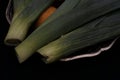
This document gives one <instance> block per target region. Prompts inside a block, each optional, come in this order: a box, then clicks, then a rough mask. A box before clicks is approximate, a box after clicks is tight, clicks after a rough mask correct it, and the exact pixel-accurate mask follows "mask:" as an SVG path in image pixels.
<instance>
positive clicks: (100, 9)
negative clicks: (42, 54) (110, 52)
mask: <svg viewBox="0 0 120 80" xmlns="http://www.w3.org/2000/svg"><path fill="white" fill-rule="evenodd" d="M97 1H99V3H98V2H97ZM87 2H88V3H87ZM87 2H85V3H84V5H88V4H89V6H87V7H84V6H83V7H82V6H80V5H79V4H78V5H79V6H76V8H74V9H72V10H71V11H69V12H68V13H65V14H64V15H61V16H59V17H58V18H56V19H55V20H53V21H51V22H50V23H48V24H46V25H45V26H42V27H38V28H37V29H36V30H35V31H33V32H32V34H30V35H29V36H28V37H27V38H26V39H25V40H24V41H23V42H22V43H21V44H20V45H18V46H17V47H16V48H15V50H16V53H17V55H18V60H19V62H23V61H25V60H26V59H27V58H29V57H30V56H31V55H32V54H33V53H34V52H36V50H38V49H39V48H41V47H43V46H45V45H46V44H48V43H49V42H51V41H53V40H55V39H57V38H59V37H60V36H62V35H64V34H66V33H68V32H70V31H73V30H74V29H76V28H78V27H80V26H82V25H83V24H86V23H88V22H90V21H92V20H94V19H96V18H98V17H100V16H103V15H105V14H107V13H109V12H112V11H115V10H117V9H119V8H120V1H119V0H87ZM80 4H82V3H81V2H80Z"/></svg>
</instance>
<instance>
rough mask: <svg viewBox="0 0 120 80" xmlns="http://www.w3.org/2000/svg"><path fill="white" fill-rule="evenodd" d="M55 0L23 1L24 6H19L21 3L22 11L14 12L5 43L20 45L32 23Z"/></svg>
mask: <svg viewBox="0 0 120 80" xmlns="http://www.w3.org/2000/svg"><path fill="white" fill-rule="evenodd" d="M53 1H54V0H29V2H28V1H27V0H26V1H25V0H23V1H21V3H20V4H22V5H21V6H23V5H24V6H23V7H19V6H20V5H19V6H18V7H19V8H18V9H20V8H22V9H20V11H18V10H16V13H14V15H13V19H12V22H11V25H10V28H9V31H8V34H7V36H6V38H5V44H7V45H18V44H19V43H20V42H21V41H23V40H24V38H25V37H26V34H27V32H28V30H29V27H30V26H31V24H32V23H33V22H34V21H35V20H36V19H37V17H38V16H39V15H40V14H41V13H42V12H43V11H44V10H45V9H46V8H47V7H48V6H49V5H51V4H52V3H53ZM16 3H17V2H16ZM17 11H18V13H17Z"/></svg>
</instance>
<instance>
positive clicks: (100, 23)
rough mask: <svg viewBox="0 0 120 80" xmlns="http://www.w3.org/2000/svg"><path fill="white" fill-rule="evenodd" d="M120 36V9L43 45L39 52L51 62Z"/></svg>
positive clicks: (47, 61)
mask: <svg viewBox="0 0 120 80" xmlns="http://www.w3.org/2000/svg"><path fill="white" fill-rule="evenodd" d="M117 36H120V11H116V12H114V13H112V14H111V15H106V16H104V17H103V18H101V19H97V20H95V21H93V22H91V23H88V24H87V25H84V26H83V27H80V28H78V29H76V30H74V31H72V32H70V33H68V34H66V35H63V36H62V37H61V38H59V39H57V40H55V41H53V42H51V43H49V44H48V45H46V46H44V47H42V48H41V49H39V50H38V52H39V53H40V54H41V55H43V56H44V57H45V58H44V61H45V62H46V63H51V62H54V61H56V60H59V59H61V58H62V57H65V56H68V55H70V54H71V53H73V52H74V51H77V50H81V49H82V48H85V47H88V46H91V45H94V44H97V43H99V42H102V41H105V40H108V39H111V38H114V37H117Z"/></svg>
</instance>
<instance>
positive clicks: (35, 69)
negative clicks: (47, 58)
mask: <svg viewBox="0 0 120 80" xmlns="http://www.w3.org/2000/svg"><path fill="white" fill-rule="evenodd" d="M7 3H8V0H0V57H1V58H0V59H2V60H1V61H2V62H1V64H0V67H2V68H0V69H1V71H0V72H1V74H2V75H0V76H2V77H3V78H2V79H0V80H25V79H33V80H40V79H41V80H42V79H44V80H46V79H49V80H51V79H55V80H57V79H66V78H67V79H73V80H76V79H81V80H84V79H87V78H88V79H89V80H90V79H96V80H105V79H108V80H120V67H119V64H120V56H119V53H120V39H119V40H117V42H116V43H115V44H114V46H113V47H112V48H111V49H110V50H108V51H105V52H103V53H102V54H100V55H99V56H96V57H93V58H84V59H79V60H74V61H69V62H60V61H57V62H55V63H51V64H45V63H44V62H42V61H41V58H40V57H41V56H40V55H38V54H34V55H33V56H31V57H30V58H29V59H28V60H27V61H25V62H24V63H22V64H19V63H18V61H17V58H16V55H15V52H14V47H9V46H6V45H4V38H5V36H6V33H7V31H8V28H9V24H8V23H7V21H6V18H5V9H6V6H7Z"/></svg>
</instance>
